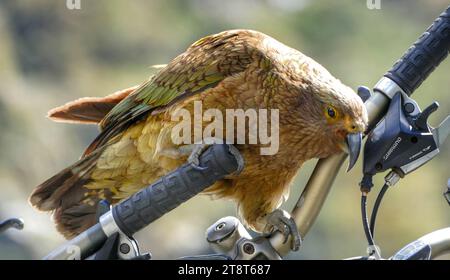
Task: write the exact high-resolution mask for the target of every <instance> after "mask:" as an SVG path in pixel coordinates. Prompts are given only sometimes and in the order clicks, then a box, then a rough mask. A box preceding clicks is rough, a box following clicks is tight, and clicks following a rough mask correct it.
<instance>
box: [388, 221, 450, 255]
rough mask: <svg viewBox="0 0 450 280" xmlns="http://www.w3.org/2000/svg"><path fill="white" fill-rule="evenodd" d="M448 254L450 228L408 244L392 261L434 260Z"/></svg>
mask: <svg viewBox="0 0 450 280" xmlns="http://www.w3.org/2000/svg"><path fill="white" fill-rule="evenodd" d="M448 253H450V227H447V228H443V229H439V230H436V231H433V232H431V233H429V234H427V235H424V236H422V237H421V238H419V239H417V240H415V241H413V242H411V243H409V244H408V245H406V246H405V247H403V248H402V249H401V250H400V251H398V252H397V253H396V254H395V255H393V256H392V257H391V258H390V259H392V260H413V259H414V260H418V259H426V260H429V259H435V258H437V257H440V256H442V255H444V254H448Z"/></svg>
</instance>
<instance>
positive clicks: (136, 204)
mask: <svg viewBox="0 0 450 280" xmlns="http://www.w3.org/2000/svg"><path fill="white" fill-rule="evenodd" d="M200 166H202V168H201V169H199V168H195V167H193V166H192V165H191V164H185V165H183V166H181V167H180V168H178V169H176V170H175V171H173V172H171V173H169V174H167V175H166V176H164V177H162V178H160V179H159V180H158V181H156V182H154V183H153V184H152V185H151V186H149V187H147V188H145V189H143V190H141V191H139V192H137V193H135V194H133V195H132V196H130V197H129V198H127V199H125V200H124V201H122V202H121V203H119V204H118V205H116V206H115V207H113V209H112V214H113V216H114V220H115V221H116V223H117V225H118V226H119V228H120V230H121V231H122V232H123V233H125V234H126V235H128V236H132V235H133V234H134V233H136V232H137V231H139V230H141V229H142V228H144V227H145V226H147V225H148V224H150V223H151V222H153V221H154V220H156V219H158V218H159V217H161V216H162V215H164V214H165V213H167V212H169V211H171V210H172V209H174V208H175V207H177V206H179V205H180V204H181V203H183V202H185V201H186V200H188V199H189V198H191V197H193V196H194V195H196V194H198V193H200V192H201V191H203V190H204V189H205V188H206V187H208V186H211V185H212V184H214V182H216V181H218V180H220V179H222V178H223V177H225V176H226V175H228V174H231V173H233V172H235V171H238V172H239V171H240V169H242V167H243V160H242V158H241V156H240V154H239V152H238V151H237V149H236V148H235V147H233V146H231V145H214V146H212V147H211V148H209V149H207V150H206V151H205V152H203V153H202V155H201V157H200Z"/></svg>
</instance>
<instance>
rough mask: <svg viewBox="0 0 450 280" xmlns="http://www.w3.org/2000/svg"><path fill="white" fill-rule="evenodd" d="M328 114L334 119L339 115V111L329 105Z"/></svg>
mask: <svg viewBox="0 0 450 280" xmlns="http://www.w3.org/2000/svg"><path fill="white" fill-rule="evenodd" d="M327 116H328V117H330V118H332V119H334V118H336V116H337V112H336V109H334V108H333V107H329V106H328V107H327Z"/></svg>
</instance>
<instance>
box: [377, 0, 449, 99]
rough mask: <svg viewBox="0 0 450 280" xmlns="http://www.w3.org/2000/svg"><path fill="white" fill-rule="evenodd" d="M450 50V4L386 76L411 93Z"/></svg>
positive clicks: (407, 92)
mask: <svg viewBox="0 0 450 280" xmlns="http://www.w3.org/2000/svg"><path fill="white" fill-rule="evenodd" d="M449 49H450V6H449V7H448V8H447V10H445V11H444V12H443V13H442V14H441V15H440V16H439V17H438V18H437V19H436V20H435V21H434V22H433V24H432V25H431V26H430V27H428V29H427V31H425V32H424V33H423V34H422V36H420V38H419V39H418V40H417V41H416V42H415V43H414V45H412V46H411V47H410V48H409V49H408V50H407V51H406V53H405V54H404V55H403V56H402V58H400V60H398V61H397V62H396V63H395V64H394V66H393V67H392V69H391V70H389V71H388V72H387V73H386V74H385V75H384V76H385V77H387V78H389V79H391V80H393V81H394V82H395V83H397V84H398V85H399V86H400V87H401V88H402V89H403V91H405V93H406V94H408V95H411V94H412V93H413V92H414V91H415V90H416V89H417V88H418V87H419V86H420V85H421V84H422V82H423V81H424V80H425V79H426V78H427V77H428V76H429V75H430V74H431V72H433V70H434V69H435V68H436V67H437V66H438V65H439V64H440V63H441V62H442V61H443V60H444V59H445V58H446V57H447V55H448V53H449Z"/></svg>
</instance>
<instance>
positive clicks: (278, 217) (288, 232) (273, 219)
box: [264, 209, 302, 251]
mask: <svg viewBox="0 0 450 280" xmlns="http://www.w3.org/2000/svg"><path fill="white" fill-rule="evenodd" d="M276 230H278V231H280V232H281V233H282V234H283V236H284V241H283V243H286V242H287V241H288V240H289V237H290V236H291V237H292V243H291V249H292V250H293V251H298V250H299V249H300V246H301V244H302V238H301V236H300V233H299V232H298V229H297V225H296V224H295V221H294V219H293V218H292V217H291V215H289V213H288V212H286V211H284V210H282V209H276V210H275V211H273V212H272V213H270V214H269V215H268V216H267V225H266V228H265V229H264V232H266V233H267V232H270V233H273V232H274V231H276Z"/></svg>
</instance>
